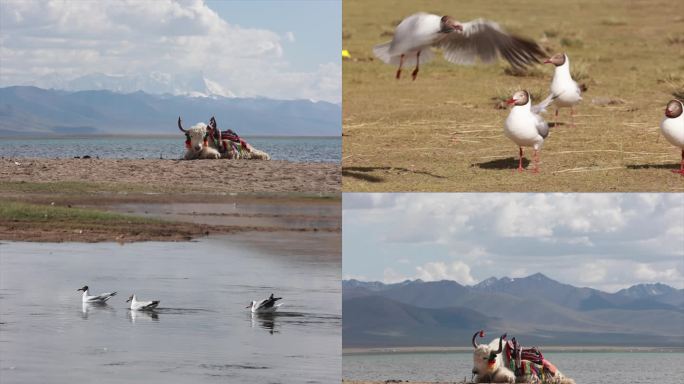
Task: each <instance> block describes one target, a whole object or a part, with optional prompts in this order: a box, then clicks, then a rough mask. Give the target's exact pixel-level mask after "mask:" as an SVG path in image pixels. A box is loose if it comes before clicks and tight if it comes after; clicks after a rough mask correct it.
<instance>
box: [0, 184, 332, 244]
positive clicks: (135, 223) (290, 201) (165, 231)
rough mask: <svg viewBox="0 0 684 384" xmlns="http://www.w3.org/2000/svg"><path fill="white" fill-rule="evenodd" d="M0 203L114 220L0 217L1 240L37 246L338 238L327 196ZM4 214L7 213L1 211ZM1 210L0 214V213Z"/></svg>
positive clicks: (68, 197) (17, 198)
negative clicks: (295, 235) (227, 237)
mask: <svg viewBox="0 0 684 384" xmlns="http://www.w3.org/2000/svg"><path fill="white" fill-rule="evenodd" d="M0 199H3V200H5V201H11V202H20V203H26V204H31V205H32V206H36V207H42V208H41V209H45V210H46V212H49V210H50V209H53V208H56V209H64V208H66V209H72V208H73V209H85V210H87V211H94V212H108V213H114V214H117V215H118V216H117V218H114V219H111V220H107V221H106V222H102V221H100V220H93V219H90V218H88V217H80V216H76V217H68V218H63V217H62V218H56V216H54V215H53V216H52V217H47V218H46V219H44V220H43V219H42V218H40V219H23V218H19V219H17V218H8V217H3V215H1V214H0V240H14V241H39V242H64V241H78V242H103V241H117V242H121V243H125V242H136V241H187V240H191V239H193V238H199V237H205V236H212V235H220V234H231V233H243V234H247V233H249V232H253V233H255V234H256V236H263V234H264V233H274V232H290V233H292V232H303V233H306V232H309V233H312V234H313V233H320V232H326V233H330V234H332V235H333V236H332V237H333V240H331V241H335V240H334V239H335V238H336V236H339V232H340V227H341V208H340V198H339V195H337V194H333V195H331V196H326V197H312V196H290V195H287V194H268V195H249V194H248V195H240V194H224V195H208V194H144V193H134V194H128V193H126V194H119V193H102V192H98V193H78V194H75V193H46V192H43V193H26V192H3V193H0ZM0 208H2V207H0ZM1 211H2V210H1V209H0V212H1Z"/></svg>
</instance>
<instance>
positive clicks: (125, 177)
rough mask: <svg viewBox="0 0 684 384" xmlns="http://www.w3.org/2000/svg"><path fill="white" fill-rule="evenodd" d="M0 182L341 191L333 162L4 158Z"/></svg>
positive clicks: (126, 187) (163, 189) (184, 190)
mask: <svg viewBox="0 0 684 384" xmlns="http://www.w3.org/2000/svg"><path fill="white" fill-rule="evenodd" d="M0 181H2V183H7V182H10V183H11V182H17V183H44V184H49V183H65V182H73V183H84V182H85V183H101V184H106V185H107V187H108V188H117V189H119V190H132V191H136V190H144V191H146V192H159V193H172V192H181V193H190V192H210V193H220V192H225V193H235V192H249V193H260V192H297V193H302V192H304V193H336V192H340V191H341V185H342V173H341V168H340V165H339V164H338V163H314V162H308V163H297V162H291V161H285V160H270V161H257V160H223V161H222V160H214V161H211V160H195V161H186V160H166V159H164V160H162V159H146V160H130V159H42V158H27V157H15V158H3V159H2V160H0Z"/></svg>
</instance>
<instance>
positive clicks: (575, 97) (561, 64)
mask: <svg viewBox="0 0 684 384" xmlns="http://www.w3.org/2000/svg"><path fill="white" fill-rule="evenodd" d="M544 64H553V65H555V66H556V68H555V70H554V72H553V80H551V94H552V95H553V97H554V98H555V101H554V104H556V117H558V109H559V108H567V107H569V108H570V119H571V121H572V126H573V127H574V126H575V109H574V106H575V105H576V104H578V103H579V102H580V101H582V91H581V89H580V87H579V85H577V83H576V82H575V80H573V79H572V75H571V74H570V60H569V59H568V55H566V54H565V53H557V54H555V55H553V56H551V57H550V58H548V59H546V60H544Z"/></svg>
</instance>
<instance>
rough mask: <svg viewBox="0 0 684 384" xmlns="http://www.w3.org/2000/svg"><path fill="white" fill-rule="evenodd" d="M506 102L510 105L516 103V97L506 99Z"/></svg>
mask: <svg viewBox="0 0 684 384" xmlns="http://www.w3.org/2000/svg"><path fill="white" fill-rule="evenodd" d="M506 104H508V105H513V104H515V99H514V98H512V97H511V98H510V99H508V100H506Z"/></svg>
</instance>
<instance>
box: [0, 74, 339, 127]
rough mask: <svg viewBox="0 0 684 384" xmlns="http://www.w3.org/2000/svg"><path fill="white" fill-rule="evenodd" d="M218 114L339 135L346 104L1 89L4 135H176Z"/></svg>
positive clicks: (249, 123) (221, 119)
mask: <svg viewBox="0 0 684 384" xmlns="http://www.w3.org/2000/svg"><path fill="white" fill-rule="evenodd" d="M179 115H180V116H182V118H183V121H184V122H185V125H186V128H187V127H190V126H191V125H193V124H195V123H197V122H201V121H202V122H205V123H206V122H207V121H208V119H209V118H210V117H211V116H216V119H217V120H218V123H219V127H220V128H222V129H226V128H231V129H233V130H235V131H237V132H238V133H240V134H241V135H245V136H250V135H274V136H339V135H340V134H341V125H340V121H341V120H340V119H341V107H340V106H339V105H337V104H331V103H327V102H312V101H309V100H272V99H265V98H248V99H240V98H227V97H221V96H212V97H190V96H173V95H168V94H167V95H152V94H148V93H144V92H141V91H138V92H134V93H127V94H122V93H115V92H111V91H105V90H98V91H78V92H68V91H58V90H46V89H41V88H36V87H23V86H21V87H6V88H0V136H9V135H13V136H14V135H63V134H175V133H178V128H177V127H176V119H177V118H178V116H179Z"/></svg>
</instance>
